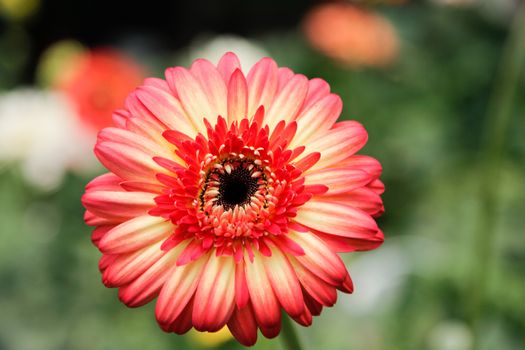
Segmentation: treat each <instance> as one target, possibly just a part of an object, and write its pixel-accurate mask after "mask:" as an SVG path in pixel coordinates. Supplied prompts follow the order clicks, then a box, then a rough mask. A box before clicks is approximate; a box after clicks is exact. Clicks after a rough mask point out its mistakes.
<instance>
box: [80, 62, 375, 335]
mask: <svg viewBox="0 0 525 350" xmlns="http://www.w3.org/2000/svg"><path fill="white" fill-rule="evenodd" d="M126 107H127V108H126V109H124V110H119V111H117V112H116V113H115V114H114V121H115V124H116V126H115V127H109V128H105V129H103V130H102V131H101V132H100V133H99V136H98V142H97V145H96V147H95V153H96V155H97V157H98V159H99V160H100V161H101V162H102V164H103V165H104V166H105V167H106V168H108V169H109V171H110V172H109V173H107V174H105V175H102V176H99V177H98V178H96V179H94V180H93V181H91V182H90V183H89V184H88V186H87V187H86V193H85V194H84V196H83V198H82V201H83V203H84V206H85V207H86V209H87V210H86V215H85V220H86V222H87V224H88V225H92V226H96V229H95V231H94V232H93V236H92V239H93V242H94V243H95V245H96V246H97V247H98V248H99V249H100V250H101V252H102V253H103V256H102V258H101V260H100V270H101V271H102V275H103V282H104V284H105V285H107V286H108V287H117V288H119V297H120V299H121V300H122V301H123V302H124V303H125V304H126V305H128V306H131V307H135V306H140V305H143V304H145V303H148V302H149V301H151V300H153V299H154V298H156V297H157V301H156V312H155V313H156V318H157V321H158V322H159V324H160V326H161V327H162V329H164V330H165V331H168V332H176V333H185V332H187V331H188V330H189V329H191V328H192V327H194V328H195V329H197V330H199V331H209V332H216V331H218V330H220V329H221V328H222V327H223V326H224V325H227V326H228V328H229V329H230V331H231V332H232V334H233V335H234V336H235V337H236V338H237V339H238V340H239V341H240V342H241V343H242V344H245V345H251V344H254V343H255V341H256V339H257V330H258V329H260V330H261V332H262V334H263V335H264V336H266V337H275V336H276V335H277V334H279V331H280V325H281V309H284V311H285V312H287V313H288V314H289V315H290V316H291V317H292V318H293V319H294V320H296V321H297V322H298V323H300V324H302V325H305V326H307V325H310V324H311V322H312V316H313V315H319V314H320V312H321V310H322V308H323V307H324V306H332V305H333V304H334V303H335V301H336V298H337V293H336V290H337V289H338V290H341V291H343V292H347V293H351V292H352V290H353V285H352V281H351V279H350V276H349V275H348V272H347V270H346V268H345V265H344V264H343V262H342V260H341V259H340V257H339V256H338V255H337V253H338V252H350V251H356V250H368V249H373V248H376V247H377V246H379V245H380V244H381V243H382V241H383V234H382V233H381V231H380V230H379V229H378V227H377V224H376V222H375V220H374V218H373V217H374V216H378V215H380V214H381V213H382V211H383V205H382V201H381V198H380V196H379V195H380V194H381V193H382V191H383V185H382V183H381V181H380V180H379V179H378V177H379V175H380V172H381V166H380V164H379V163H378V162H377V161H376V160H375V159H373V158H371V157H367V156H363V155H356V154H355V153H356V152H357V151H358V150H359V149H361V148H362V147H363V145H364V144H365V143H366V140H367V133H366V131H365V129H364V128H363V127H362V126H361V124H359V123H357V122H355V121H343V122H339V123H336V120H337V118H338V117H339V114H340V112H341V108H342V102H341V99H340V98H339V96H337V95H335V94H333V93H330V88H329V86H328V84H327V83H326V82H325V81H324V80H321V79H317V78H316V79H312V80H308V79H307V78H306V77H305V76H303V75H300V74H295V73H294V72H292V71H291V70H290V69H288V68H278V67H277V65H276V63H275V62H274V61H273V60H271V59H269V58H263V59H261V60H260V61H259V62H258V63H256V64H255V65H254V67H253V68H252V69H251V70H250V71H249V72H248V74H247V75H245V74H244V73H243V72H242V70H241V68H240V64H239V61H238V59H237V57H236V56H235V55H234V54H232V53H227V54H225V55H224V56H223V57H222V58H221V60H220V61H219V63H218V65H217V66H214V65H213V64H211V63H210V62H208V61H206V60H202V59H200V60H196V61H195V62H194V63H193V65H192V66H191V68H190V69H189V70H188V69H185V68H182V67H175V68H169V69H168V70H167V71H166V80H161V79H146V80H145V82H144V85H143V86H141V87H139V88H138V89H137V90H136V91H135V92H133V93H132V94H131V95H130V96H129V97H128V99H127V101H126Z"/></svg>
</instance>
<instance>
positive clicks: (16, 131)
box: [0, 89, 96, 190]
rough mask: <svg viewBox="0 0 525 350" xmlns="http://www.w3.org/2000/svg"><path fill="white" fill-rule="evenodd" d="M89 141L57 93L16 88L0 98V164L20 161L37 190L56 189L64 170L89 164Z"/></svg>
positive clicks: (24, 172)
mask: <svg viewBox="0 0 525 350" xmlns="http://www.w3.org/2000/svg"><path fill="white" fill-rule="evenodd" d="M93 137H94V136H93V135H92V134H90V133H88V132H85V131H84V130H83V128H82V127H81V126H80V123H79V122H78V118H77V117H76V115H75V112H74V110H73V108H72V107H71V106H70V104H69V102H68V101H67V99H66V98H65V97H64V96H63V95H61V94H59V93H56V92H47V91H39V90H35V89H19V90H13V91H11V92H8V93H5V94H3V95H0V164H2V165H5V164H7V163H12V162H21V167H22V174H23V176H24V178H25V179H26V180H27V181H28V182H30V183H31V184H32V185H34V186H36V187H39V188H40V189H43V190H52V189H54V188H56V187H57V186H58V185H59V184H60V182H61V180H62V178H63V176H64V173H65V172H66V170H68V169H70V170H75V171H83V170H88V169H90V168H92V167H93V166H95V164H96V162H94V158H93V156H92V155H91V154H92V152H91V148H92V143H94V139H93Z"/></svg>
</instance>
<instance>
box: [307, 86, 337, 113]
mask: <svg viewBox="0 0 525 350" xmlns="http://www.w3.org/2000/svg"><path fill="white" fill-rule="evenodd" d="M329 93H330V85H328V83H327V82H326V81H324V80H323V79H320V78H313V79H312V80H310V81H309V82H308V94H307V95H306V98H305V100H304V104H303V107H302V108H301V113H302V111H305V110H307V109H309V108H310V107H311V106H312V105H313V104H314V103H316V102H317V101H319V100H321V99H322V98H324V97H325V96H327V95H328V94H329Z"/></svg>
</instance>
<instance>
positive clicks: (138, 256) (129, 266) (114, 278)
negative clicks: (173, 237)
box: [102, 243, 164, 287]
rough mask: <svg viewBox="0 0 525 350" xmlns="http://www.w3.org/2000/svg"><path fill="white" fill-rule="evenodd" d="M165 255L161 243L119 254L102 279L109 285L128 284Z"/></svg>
mask: <svg viewBox="0 0 525 350" xmlns="http://www.w3.org/2000/svg"><path fill="white" fill-rule="evenodd" d="M163 255H164V252H163V251H162V250H160V243H157V244H154V245H151V246H148V247H145V248H143V249H140V250H138V251H136V252H133V253H129V254H122V255H117V256H116V258H115V259H114V260H113V261H112V262H111V263H110V264H109V265H108V267H107V268H106V269H105V270H104V273H103V275H102V281H103V282H104V284H105V285H106V286H108V287H120V286H122V285H124V284H128V283H130V282H131V281H133V280H134V279H136V278H137V277H139V276H140V275H141V274H142V273H143V272H144V271H146V270H147V269H148V268H149V267H150V266H151V265H153V264H154V263H155V262H156V261H157V260H159V259H160V258H161V257H162V256H163Z"/></svg>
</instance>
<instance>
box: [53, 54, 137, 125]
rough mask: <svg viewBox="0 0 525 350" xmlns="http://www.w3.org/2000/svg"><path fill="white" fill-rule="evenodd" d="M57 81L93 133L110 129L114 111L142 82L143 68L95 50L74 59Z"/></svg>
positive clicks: (118, 55)
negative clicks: (102, 129) (107, 127)
mask: <svg viewBox="0 0 525 350" xmlns="http://www.w3.org/2000/svg"><path fill="white" fill-rule="evenodd" d="M74 57H75V58H74V61H73V62H72V63H71V64H70V65H68V67H67V68H66V69H64V70H63V72H62V74H61V76H60V77H58V79H57V85H58V88H59V89H60V90H63V91H64V92H65V94H66V95H67V96H68V97H69V98H70V99H71V101H72V102H73V103H74V105H75V107H76V109H77V113H78V115H79V117H80V119H81V121H82V122H84V124H86V125H88V126H90V127H91V128H92V129H94V130H99V129H101V128H104V127H106V126H110V125H112V123H113V122H112V119H111V115H112V113H113V111H115V110H116V109H118V108H122V107H123V106H124V100H125V99H126V97H127V96H128V94H129V93H130V92H132V91H133V90H134V88H135V87H136V86H137V85H140V84H141V83H142V80H143V78H144V74H145V73H144V70H143V68H142V67H141V66H140V65H139V64H137V63H135V62H134V61H133V60H131V59H130V58H128V57H126V56H124V55H123V54H121V53H119V52H117V51H115V50H111V49H96V50H92V51H86V52H85V53H83V54H81V55H77V56H74Z"/></svg>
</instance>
